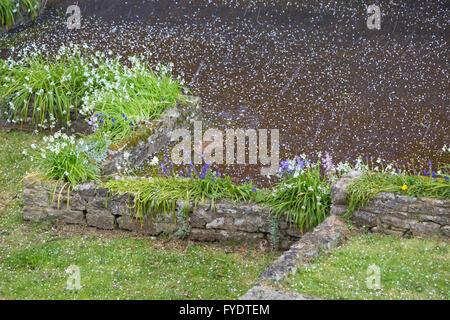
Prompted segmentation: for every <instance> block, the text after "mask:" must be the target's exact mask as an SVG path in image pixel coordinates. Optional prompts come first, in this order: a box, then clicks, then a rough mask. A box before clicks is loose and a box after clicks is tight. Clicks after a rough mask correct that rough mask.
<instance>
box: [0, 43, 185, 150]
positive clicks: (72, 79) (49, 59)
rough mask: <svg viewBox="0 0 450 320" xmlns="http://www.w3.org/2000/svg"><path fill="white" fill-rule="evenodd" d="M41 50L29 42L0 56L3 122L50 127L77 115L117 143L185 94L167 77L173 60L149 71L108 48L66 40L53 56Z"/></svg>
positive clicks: (179, 81)
mask: <svg viewBox="0 0 450 320" xmlns="http://www.w3.org/2000/svg"><path fill="white" fill-rule="evenodd" d="M44 49H45V48H41V49H38V48H37V47H36V46H35V45H31V46H30V47H27V48H25V49H24V50H22V51H20V52H18V53H17V56H18V59H17V60H13V59H12V58H9V59H7V60H2V59H1V60H0V109H1V113H2V114H1V115H2V116H3V117H6V118H7V121H11V122H19V123H25V122H31V123H32V124H34V125H35V126H36V127H37V128H42V129H47V128H50V129H53V128H55V127H56V126H58V125H60V126H66V127H68V126H70V125H71V121H73V120H74V119H77V118H78V117H79V116H82V117H85V118H91V119H90V120H91V121H90V124H91V125H92V127H93V130H96V129H98V130H102V131H104V132H106V133H108V134H109V135H110V140H112V141H114V142H118V141H120V140H122V139H125V138H128V137H130V136H131V135H132V132H133V131H134V130H135V128H136V126H134V124H138V123H139V122H140V121H142V120H152V119H156V118H158V117H159V116H160V115H161V113H162V112H164V110H166V109H167V108H168V107H171V106H174V105H175V104H176V102H177V101H178V100H183V99H184V96H183V95H182V93H181V91H182V89H183V90H184V91H185V92H187V91H186V88H184V87H183V85H182V84H183V80H182V79H181V78H180V77H179V78H177V79H173V78H172V76H171V71H172V66H173V64H169V65H168V66H162V65H158V66H157V67H156V68H155V69H156V70H155V71H153V70H152V69H151V68H150V65H149V64H148V63H147V62H143V61H142V60H141V59H140V58H137V57H130V58H129V61H130V65H131V66H127V65H124V64H122V63H121V62H120V56H113V53H112V52H108V54H105V53H101V52H96V53H95V54H91V53H89V52H88V51H87V49H86V48H84V49H80V48H79V47H78V46H77V45H72V44H70V45H69V46H61V47H60V48H59V50H58V51H57V53H56V55H54V56H53V55H51V54H49V53H48V52H45V50H44ZM100 115H101V116H100ZM94 120H95V121H94Z"/></svg>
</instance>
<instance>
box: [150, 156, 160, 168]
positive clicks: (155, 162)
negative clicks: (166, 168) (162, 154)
mask: <svg viewBox="0 0 450 320" xmlns="http://www.w3.org/2000/svg"><path fill="white" fill-rule="evenodd" d="M158 163H159V159H158V157H156V156H155V157H153V159H152V161H151V162H150V164H151V165H152V166H156V165H158Z"/></svg>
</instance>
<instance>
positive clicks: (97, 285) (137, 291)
mask: <svg viewBox="0 0 450 320" xmlns="http://www.w3.org/2000/svg"><path fill="white" fill-rule="evenodd" d="M41 140H42V136H41V135H32V134H29V133H23V132H14V131H13V132H9V133H6V132H0V154H1V157H0V299H236V298H238V297H239V296H241V295H242V294H244V293H245V292H246V291H247V290H248V289H249V288H250V287H251V286H252V285H253V284H254V282H255V281H256V278H257V277H258V276H259V274H260V273H261V272H262V270H263V269H264V267H265V266H266V265H268V264H269V263H271V262H272V261H273V260H274V259H275V258H276V256H277V254H278V253H274V252H271V253H264V254H263V253H261V252H260V251H259V250H258V249H256V248H253V249H252V248H247V249H244V248H242V247H238V246H235V245H206V244H200V243H195V242H191V241H178V240H168V239H164V238H161V237H160V238H156V239H155V238H148V237H143V236H139V235H136V234H133V233H129V232H123V231H116V230H115V231H101V230H96V229H93V228H88V227H81V226H58V225H52V224H48V223H41V224H36V223H28V222H26V223H25V222H24V221H23V219H22V216H21V210H22V203H21V189H22V186H21V183H20V180H21V178H22V177H23V176H24V175H25V174H26V173H27V172H30V171H31V170H32V166H33V159H31V157H30V146H31V144H34V145H35V146H36V147H37V148H39V145H40V142H41ZM24 150H25V152H26V153H27V154H28V155H24V154H23V151H24ZM71 265H76V266H78V267H79V268H80V275H81V279H80V280H81V289H80V290H68V289H67V288H66V287H67V280H68V278H69V274H68V273H66V269H67V268H68V267H69V266H71Z"/></svg>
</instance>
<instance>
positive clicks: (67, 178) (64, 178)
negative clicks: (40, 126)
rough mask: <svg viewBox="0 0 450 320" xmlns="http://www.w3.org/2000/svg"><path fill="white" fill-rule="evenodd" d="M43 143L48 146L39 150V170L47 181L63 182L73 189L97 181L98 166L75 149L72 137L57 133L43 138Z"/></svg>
mask: <svg viewBox="0 0 450 320" xmlns="http://www.w3.org/2000/svg"><path fill="white" fill-rule="evenodd" d="M44 141H45V142H47V143H48V144H47V146H46V147H44V148H43V149H42V150H41V158H40V160H39V169H40V170H41V172H42V174H43V176H44V177H45V178H46V179H47V180H55V181H58V182H65V183H67V184H68V185H69V186H71V187H74V186H76V185H78V184H79V183H82V182H85V181H89V180H97V179H98V174H99V168H98V166H97V165H96V164H95V163H94V162H93V161H92V160H91V159H90V158H89V157H88V156H87V155H86V154H85V153H83V152H80V151H79V150H78V149H77V147H76V141H75V138H74V137H73V136H70V137H69V136H67V135H66V134H64V133H60V132H57V133H55V135H53V136H50V137H48V138H47V137H45V138H44Z"/></svg>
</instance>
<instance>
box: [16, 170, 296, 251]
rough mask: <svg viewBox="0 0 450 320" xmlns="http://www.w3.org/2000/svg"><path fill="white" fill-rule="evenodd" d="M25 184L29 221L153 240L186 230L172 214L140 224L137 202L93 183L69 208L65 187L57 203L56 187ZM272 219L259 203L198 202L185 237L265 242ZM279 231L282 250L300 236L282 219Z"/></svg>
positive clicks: (72, 198) (187, 222)
mask: <svg viewBox="0 0 450 320" xmlns="http://www.w3.org/2000/svg"><path fill="white" fill-rule="evenodd" d="M24 182H25V188H24V203H25V207H24V211H23V217H24V219H25V220H27V221H45V220H50V221H55V222H61V223H66V224H80V225H87V226H91V227H96V228H99V229H106V230H112V229H123V230H129V231H136V232H140V233H143V234H146V235H151V236H157V235H160V234H162V233H164V234H169V235H170V234H174V233H176V232H177V231H178V230H180V228H183V223H182V221H180V219H176V218H175V215H174V214H169V215H159V216H154V217H153V218H151V219H147V220H144V222H143V223H141V221H140V220H137V219H136V218H135V217H134V214H133V212H132V210H130V204H132V203H133V198H132V197H131V196H129V195H123V196H112V195H108V190H107V189H104V188H98V185H97V184H96V183H94V182H90V183H85V184H82V185H80V186H79V187H78V190H76V191H71V192H70V195H69V205H67V192H66V191H63V192H61V194H60V195H59V190H60V188H61V187H62V185H59V186H57V187H56V193H55V196H54V199H53V201H49V199H50V197H51V194H52V192H53V188H54V186H53V185H51V184H48V183H45V182H43V181H38V182H35V183H32V182H33V180H32V179H26V180H25V181H24ZM58 196H59V197H60V198H59V208H58ZM177 206H178V207H182V206H183V202H182V201H179V202H177ZM268 216H269V210H268V209H267V208H264V207H262V206H260V205H258V204H255V203H236V204H234V203H232V202H226V201H218V202H216V203H215V206H214V210H212V209H211V205H210V204H209V203H198V204H197V206H196V208H195V210H194V204H193V203H190V205H189V214H188V215H187V216H186V219H185V227H187V229H188V230H189V231H188V232H186V237H187V238H189V239H191V240H199V241H229V240H234V241H239V242H248V243H250V242H252V243H255V244H257V243H260V242H265V243H267V241H270V237H271V233H270V229H271V225H270V222H269V219H268ZM176 220H178V221H176ZM175 222H177V223H175ZM185 229H186V228H185ZM278 232H279V235H280V236H281V243H280V247H281V248H288V247H289V246H290V245H291V244H292V243H293V242H295V241H296V240H298V239H299V238H300V236H301V233H300V231H299V230H297V229H295V228H293V227H290V226H289V225H288V224H287V223H286V222H284V221H280V222H279V229H278Z"/></svg>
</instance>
